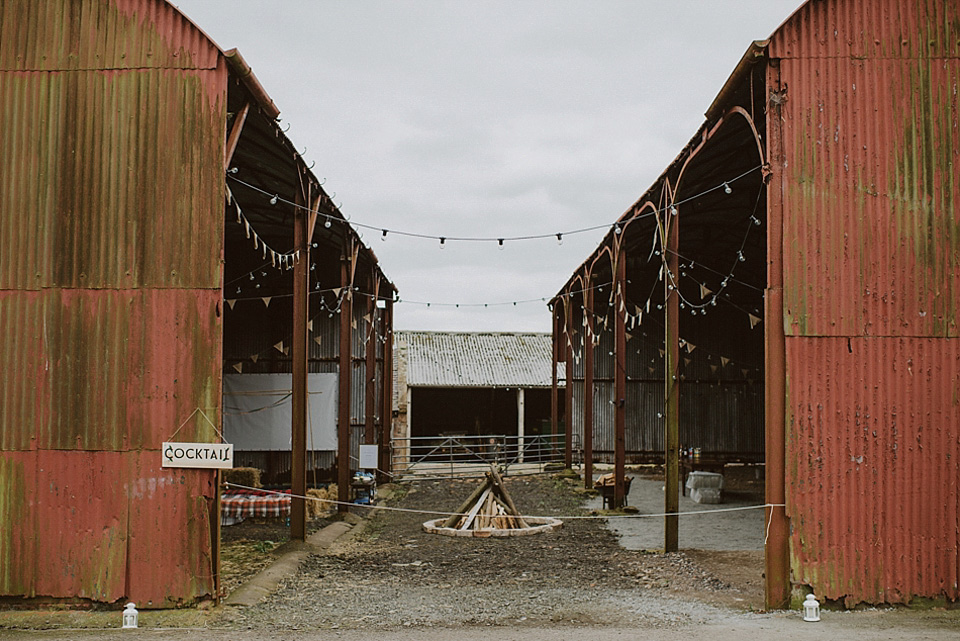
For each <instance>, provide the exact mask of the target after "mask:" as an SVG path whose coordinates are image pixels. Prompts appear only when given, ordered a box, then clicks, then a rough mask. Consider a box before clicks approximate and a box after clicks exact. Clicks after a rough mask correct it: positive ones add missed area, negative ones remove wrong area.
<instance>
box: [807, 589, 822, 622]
mask: <svg viewBox="0 0 960 641" xmlns="http://www.w3.org/2000/svg"><path fill="white" fill-rule="evenodd" d="M803 620H804V621H819V620H820V604H819V603H818V602H817V600H816V599H815V598H814V596H813V595H812V594H808V595H807V599H806V600H805V601H804V602H803Z"/></svg>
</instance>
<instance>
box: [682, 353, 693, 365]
mask: <svg viewBox="0 0 960 641" xmlns="http://www.w3.org/2000/svg"><path fill="white" fill-rule="evenodd" d="M692 362H693V359H692V358H687V357H686V356H684V357H683V364H684V365H686V366H687V367H690V363H692Z"/></svg>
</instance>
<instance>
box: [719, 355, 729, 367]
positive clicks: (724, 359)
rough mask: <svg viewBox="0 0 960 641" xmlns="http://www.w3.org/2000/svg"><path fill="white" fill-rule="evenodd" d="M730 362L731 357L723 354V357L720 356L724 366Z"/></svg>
mask: <svg viewBox="0 0 960 641" xmlns="http://www.w3.org/2000/svg"><path fill="white" fill-rule="evenodd" d="M729 362H730V359H729V358H727V357H726V356H721V357H720V363H721V364H722V365H723V366H724V367H726V366H727V363H729Z"/></svg>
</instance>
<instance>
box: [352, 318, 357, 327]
mask: <svg viewBox="0 0 960 641" xmlns="http://www.w3.org/2000/svg"><path fill="white" fill-rule="evenodd" d="M350 327H352V328H353V329H356V328H357V319H356V318H351V319H350Z"/></svg>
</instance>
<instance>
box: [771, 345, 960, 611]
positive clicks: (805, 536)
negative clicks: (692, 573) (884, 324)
mask: <svg viewBox="0 0 960 641" xmlns="http://www.w3.org/2000/svg"><path fill="white" fill-rule="evenodd" d="M787 362H788V364H789V365H788V385H789V400H788V405H787V408H788V422H789V430H788V441H787V484H788V499H787V501H788V508H787V512H788V516H789V517H790V519H791V523H792V536H791V547H792V557H793V575H794V580H795V581H797V582H800V583H805V584H808V585H811V586H813V587H814V588H815V589H816V591H817V594H818V596H819V595H822V596H824V597H826V598H828V599H846V600H847V602H848V604H850V605H852V604H854V603H857V602H860V601H868V602H869V601H875V602H889V603H898V602H907V601H909V600H910V598H911V597H912V596H915V595H919V596H927V597H946V598H948V599H953V600H955V599H957V598H960V589H958V583H957V577H958V574H960V556H958V545H957V540H958V525H960V512H958V510H960V494H958V485H960V436H958V433H960V432H958V426H960V340H958V339H949V340H944V339H929V338H898V339H894V340H889V339H877V338H869V337H857V338H854V339H852V340H850V341H849V342H848V339H846V338H842V337H837V338H817V339H809V338H790V337H788V338H787Z"/></svg>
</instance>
